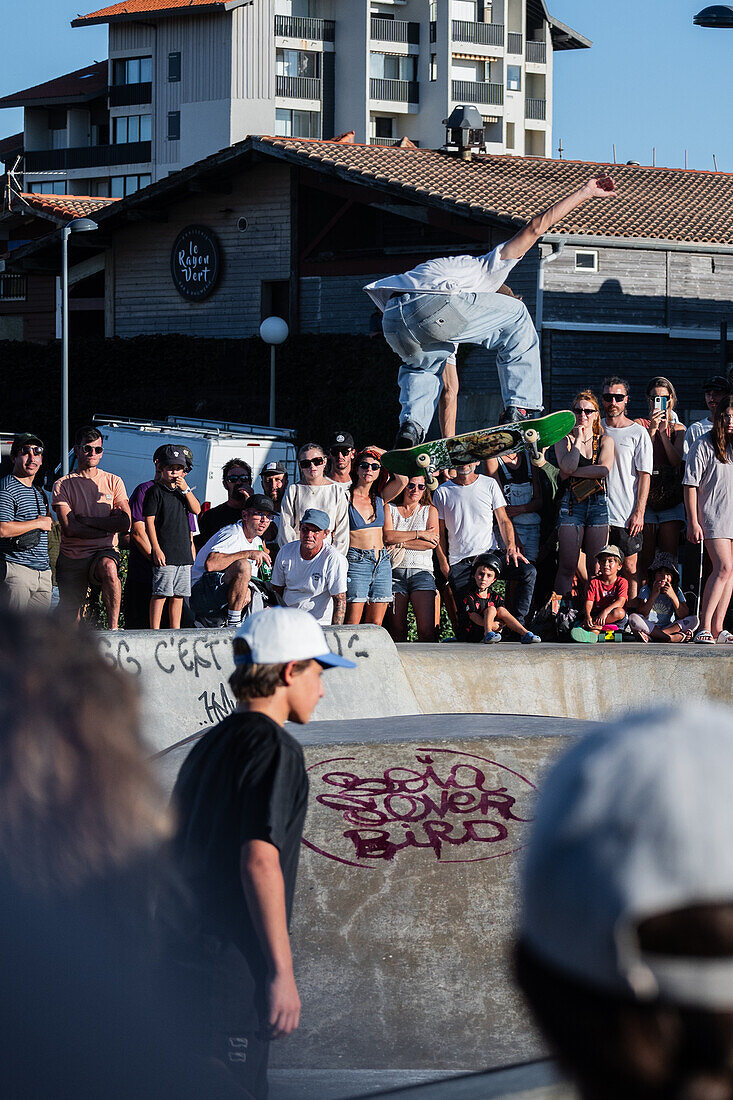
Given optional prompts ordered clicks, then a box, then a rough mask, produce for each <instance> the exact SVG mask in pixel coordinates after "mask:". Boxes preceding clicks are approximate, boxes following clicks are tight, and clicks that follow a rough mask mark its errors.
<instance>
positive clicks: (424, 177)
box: [255, 137, 733, 245]
mask: <svg viewBox="0 0 733 1100" xmlns="http://www.w3.org/2000/svg"><path fill="white" fill-rule="evenodd" d="M255 140H257V142H258V144H260V145H265V146H268V147H270V148H272V149H273V151H274V150H278V151H281V152H282V154H284V155H285V156H286V158H287V159H288V160H295V161H303V162H305V163H307V164H310V165H313V166H314V167H315V166H316V165H322V166H323V167H324V168H329V169H331V170H333V171H335V172H336V173H337V174H338V175H339V176H341V177H342V178H346V179H348V178H352V179H356V180H359V181H362V180H363V181H371V182H377V183H386V184H389V185H390V186H392V187H397V188H400V189H402V190H403V191H404V192H405V193H406V194H408V195H410V196H412V197H413V198H418V199H419V198H424V199H426V200H437V201H439V202H441V203H444V204H448V205H451V206H456V207H458V208H460V209H464V210H466V209H468V210H471V211H472V212H473V213H475V214H476V215H477V216H479V217H481V216H488V217H497V218H500V219H502V220H506V221H510V222H511V221H514V222H516V221H519V220H521V221H526V220H527V219H529V218H530V217H532V216H533V215H534V214H536V213H538V211H540V210H542V209H543V207H546V206H549V205H550V204H551V203H552V202H555V201H556V200H557V199H559V198H561V197H562V196H563V195H566V194H567V193H568V192H569V191H572V190H573V188H575V187H580V186H581V185H582V184H583V183H585V182H586V180H588V179H590V178H591V176H598V175H612V176H613V178H614V179H615V181H616V186H617V189H618V197H617V198H615V199H595V200H592V201H591V202H587V203H584V204H583V205H582V206H579V207H577V208H576V209H575V210H574V211H573V212H572V213H571V214H570V215H569V216H568V217H567V218H565V219H564V220H563V221H562V222H560V223H558V225H557V226H555V228H554V229H553V233H572V234H582V235H593V236H604V237H629V238H633V237H636V238H644V239H655V238H656V239H661V240H669V241H689V242H695V243H696V242H707V243H711V244H713V243H715V244H727V245H733V174H730V173H727V172H696V171H691V170H685V169H682V168H644V167H638V166H634V165H625V164H624V165H621V164H606V163H601V162H596V161H571V160H545V159H542V158H539V157H511V156H476V157H474V158H473V160H471V161H469V162H465V161H462V160H460V159H459V157H458V156H456V155H448V154H445V153H439V152H435V151H433V150H430V149H410V148H399V147H397V146H381V145H347V144H341V143H334V142H328V141H316V140H313V139H306V138H283V137H262V138H259V139H255Z"/></svg>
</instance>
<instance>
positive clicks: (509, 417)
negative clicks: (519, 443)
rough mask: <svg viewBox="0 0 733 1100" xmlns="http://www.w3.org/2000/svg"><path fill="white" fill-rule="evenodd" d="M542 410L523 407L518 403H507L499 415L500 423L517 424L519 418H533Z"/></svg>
mask: <svg viewBox="0 0 733 1100" xmlns="http://www.w3.org/2000/svg"><path fill="white" fill-rule="evenodd" d="M541 412H542V410H541V409H522V408H520V407H519V406H518V405H507V407H506V408H505V409H504V412H503V413H502V414H501V416H500V417H499V423H500V424H516V423H517V421H519V420H532V419H534V417H536V416H539V415H540V413H541Z"/></svg>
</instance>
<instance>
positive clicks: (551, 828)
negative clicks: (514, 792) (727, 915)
mask: <svg viewBox="0 0 733 1100" xmlns="http://www.w3.org/2000/svg"><path fill="white" fill-rule="evenodd" d="M732 773H733V711H731V710H730V709H728V708H726V707H722V706H718V705H713V704H711V703H700V704H698V705H693V704H689V705H680V706H676V707H674V708H663V709H658V710H654V711H649V712H646V713H643V714H632V715H628V716H626V717H624V718H621V719H619V720H617V721H615V722H609V723H608V724H604V725H603V726H602V727H600V728H599V730H598V731H597V732H594V733H591V734H590V735H589V736H588V737H586V738H584V739H583V740H582V741H581V742H580V743H579V744H577V745H575V746H574V747H573V748H571V749H570V750H569V751H568V752H567V753H565V755H563V756H562V757H561V758H560V760H559V761H558V762H557V763H556V764H555V766H554V767H553V768H552V770H551V771H550V773H549V774H548V776H547V778H546V779H545V781H544V783H543V785H542V787H541V790H540V795H539V798H538V804H537V813H536V817H535V821H534V825H533V827H532V834H531V837H530V842H529V845H528V849H527V858H526V862H525V866H524V870H523V888H522V893H523V912H522V919H521V930H520V934H521V938H522V940H523V942H524V943H525V944H526V945H527V947H528V948H530V949H531V950H532V951H534V952H535V954H536V955H537V956H538V958H539V959H540V960H543V961H544V962H545V963H547V964H549V965H551V966H554V967H556V968H557V969H558V970H560V971H561V972H564V973H566V974H568V975H569V976H571V977H575V978H576V979H578V980H580V981H582V982H585V983H586V984H588V985H590V986H593V987H595V988H597V989H601V990H607V991H608V992H610V993H621V994H624V993H625V994H626V995H627V996H630V997H632V998H635V999H638V1000H652V999H655V998H663V999H665V1000H667V1001H671V1002H673V1003H675V1004H680V1005H686V1006H689V1007H693V1008H705V1009H710V1010H712V1011H719V1010H732V1009H733V958H732V957H730V956H727V957H718V958H695V957H691V956H679V955H675V956H674V957H672V956H664V955H659V954H652V953H650V952H645V951H643V949H642V947H641V945H640V943H639V936H638V927H639V924H640V923H641V922H642V921H644V920H645V919H647V918H649V917H654V916H658V915H661V914H663V913H669V912H673V911H675V910H678V909H685V908H688V907H691V906H695V905H705V904H722V905H725V904H733V797H732V796H731V774H732Z"/></svg>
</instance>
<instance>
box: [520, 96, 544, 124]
mask: <svg viewBox="0 0 733 1100" xmlns="http://www.w3.org/2000/svg"><path fill="white" fill-rule="evenodd" d="M525 115H526V117H527V118H534V119H539V120H540V121H542V122H544V120H545V119H546V118H547V100H546V99H530V98H529V96H528V97H527V101H526V105H525Z"/></svg>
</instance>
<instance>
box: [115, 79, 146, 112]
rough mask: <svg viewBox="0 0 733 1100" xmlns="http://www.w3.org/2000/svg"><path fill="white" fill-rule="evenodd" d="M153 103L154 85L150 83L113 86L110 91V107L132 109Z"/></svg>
mask: <svg viewBox="0 0 733 1100" xmlns="http://www.w3.org/2000/svg"><path fill="white" fill-rule="evenodd" d="M152 101H153V85H152V84H151V83H150V81H147V83H145V84H113V85H112V87H111V88H110V90H109V105H110V107H132V106H135V105H137V104H138V103H152Z"/></svg>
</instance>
